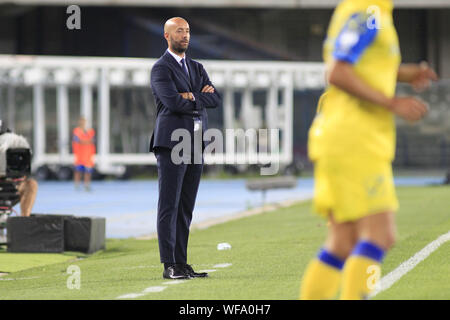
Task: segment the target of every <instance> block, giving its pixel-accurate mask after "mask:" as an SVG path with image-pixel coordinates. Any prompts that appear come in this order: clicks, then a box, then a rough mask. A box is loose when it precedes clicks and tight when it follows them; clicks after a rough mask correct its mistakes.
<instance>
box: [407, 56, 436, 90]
mask: <svg viewBox="0 0 450 320" xmlns="http://www.w3.org/2000/svg"><path fill="white" fill-rule="evenodd" d="M437 80H438V76H437V74H436V72H434V70H433V69H431V68H430V66H429V65H428V63H426V62H422V63H420V64H419V65H417V70H416V71H415V72H414V74H413V76H412V78H411V80H410V84H411V86H412V87H413V88H414V90H416V91H417V92H421V91H423V90H425V89H428V88H429V87H430V85H431V81H437Z"/></svg>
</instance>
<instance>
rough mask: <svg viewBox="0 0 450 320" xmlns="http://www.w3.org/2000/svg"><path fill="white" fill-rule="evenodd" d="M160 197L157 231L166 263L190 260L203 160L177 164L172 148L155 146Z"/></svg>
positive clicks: (162, 258) (162, 257)
mask: <svg viewBox="0 0 450 320" xmlns="http://www.w3.org/2000/svg"><path fill="white" fill-rule="evenodd" d="M155 156H156V159H157V167H158V182H159V199H158V217H157V231H158V244H159V253H160V259H161V262H162V263H187V246H188V240H189V227H190V225H191V221H192V212H193V211H194V206H195V199H196V197H197V191H198V187H199V184H200V178H201V175H202V171H203V160H202V163H201V164H193V161H191V164H187V163H181V164H174V163H173V162H172V159H171V150H170V149H168V148H162V147H158V148H156V150H155Z"/></svg>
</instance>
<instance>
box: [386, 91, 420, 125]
mask: <svg viewBox="0 0 450 320" xmlns="http://www.w3.org/2000/svg"><path fill="white" fill-rule="evenodd" d="M388 109H389V110H391V111H392V112H393V113H395V114H396V115H398V116H399V117H401V118H403V119H405V120H406V121H409V122H416V121H418V120H420V119H422V118H423V117H424V116H425V115H426V114H427V112H428V106H427V105H426V104H425V103H424V102H422V101H421V100H419V99H417V98H414V97H400V98H393V99H392V100H391V103H390V104H389V107H388Z"/></svg>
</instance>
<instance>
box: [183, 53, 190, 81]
mask: <svg viewBox="0 0 450 320" xmlns="http://www.w3.org/2000/svg"><path fill="white" fill-rule="evenodd" d="M181 68H182V69H183V71H184V74H185V75H186V77H187V78H188V79H189V73H188V69H187V66H186V63H185V61H184V58H183V59H181Z"/></svg>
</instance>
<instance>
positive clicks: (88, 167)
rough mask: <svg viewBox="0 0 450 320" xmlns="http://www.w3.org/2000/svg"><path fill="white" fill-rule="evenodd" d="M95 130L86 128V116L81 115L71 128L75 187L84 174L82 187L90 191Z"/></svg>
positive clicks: (94, 150) (77, 186) (94, 149)
mask: <svg viewBox="0 0 450 320" xmlns="http://www.w3.org/2000/svg"><path fill="white" fill-rule="evenodd" d="M94 139H95V131H94V129H92V128H89V129H87V128H86V118H84V117H81V118H80V120H79V122H78V127H76V128H75V129H74V130H73V140H72V150H73V154H74V155H75V172H74V183H75V188H76V189H78V188H79V184H80V181H81V175H82V174H84V187H85V189H86V191H90V190H91V187H90V184H91V175H92V172H93V170H94V156H95V152H96V148H95V142H94V141H95V140H94Z"/></svg>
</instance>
